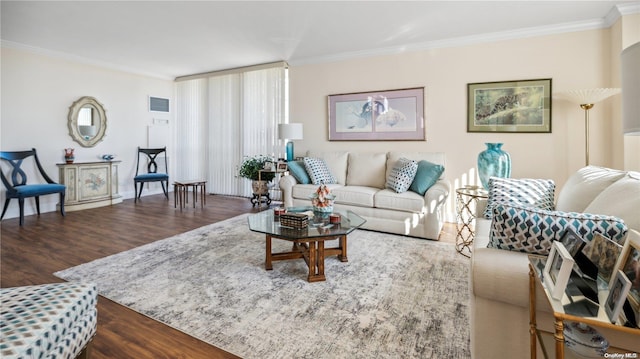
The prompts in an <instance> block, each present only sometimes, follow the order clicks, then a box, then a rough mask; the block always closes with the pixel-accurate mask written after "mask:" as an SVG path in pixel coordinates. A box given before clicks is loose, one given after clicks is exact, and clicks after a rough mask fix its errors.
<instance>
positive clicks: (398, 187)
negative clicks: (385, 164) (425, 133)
mask: <svg viewBox="0 0 640 359" xmlns="http://www.w3.org/2000/svg"><path fill="white" fill-rule="evenodd" d="M417 170H418V163H417V162H416V161H413V160H410V159H407V158H400V159H399V160H398V161H397V162H396V164H395V166H393V169H392V170H391V172H390V173H389V177H387V183H386V186H385V187H386V188H388V189H391V190H394V191H396V192H397V193H402V192H406V191H407V190H408V189H409V186H411V182H413V178H414V177H415V176H416V171H417Z"/></svg>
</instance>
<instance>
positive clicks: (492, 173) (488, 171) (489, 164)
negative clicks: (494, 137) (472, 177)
mask: <svg viewBox="0 0 640 359" xmlns="http://www.w3.org/2000/svg"><path fill="white" fill-rule="evenodd" d="M485 145H487V149H486V150H484V151H482V152H480V153H479V154H478V175H479V176H480V182H482V186H483V187H484V188H485V189H489V177H502V178H509V177H511V156H510V155H509V154H508V153H507V152H505V151H503V150H502V143H485Z"/></svg>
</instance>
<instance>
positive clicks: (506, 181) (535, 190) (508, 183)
mask: <svg viewBox="0 0 640 359" xmlns="http://www.w3.org/2000/svg"><path fill="white" fill-rule="evenodd" d="M555 189H556V186H555V184H554V183H553V181H552V180H544V179H529V178H499V177H491V178H489V198H488V199H487V207H486V209H485V211H484V217H485V218H487V219H491V217H492V216H493V208H494V207H495V206H496V205H498V204H508V205H515V206H524V207H534V208H539V209H545V210H552V209H553V199H554V192H555Z"/></svg>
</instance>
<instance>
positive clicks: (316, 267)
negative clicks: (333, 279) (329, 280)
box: [307, 241, 326, 282]
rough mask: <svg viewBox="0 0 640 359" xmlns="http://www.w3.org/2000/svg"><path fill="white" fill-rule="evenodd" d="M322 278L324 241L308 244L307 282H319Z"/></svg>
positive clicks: (323, 278)
mask: <svg viewBox="0 0 640 359" xmlns="http://www.w3.org/2000/svg"><path fill="white" fill-rule="evenodd" d="M324 280H326V278H325V276H324V241H315V242H309V276H308V277H307V281H309V282H321V281H324Z"/></svg>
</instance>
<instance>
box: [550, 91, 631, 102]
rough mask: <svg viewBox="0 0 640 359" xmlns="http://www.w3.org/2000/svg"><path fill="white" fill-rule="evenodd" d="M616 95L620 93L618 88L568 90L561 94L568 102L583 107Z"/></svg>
mask: <svg viewBox="0 0 640 359" xmlns="http://www.w3.org/2000/svg"><path fill="white" fill-rule="evenodd" d="M618 93H620V89H619V88H597V89H583V90H568V91H564V92H562V94H561V95H563V96H564V97H566V98H567V99H568V100H569V101H572V102H575V103H577V104H578V105H585V104H594V103H598V102H600V101H602V100H604V99H606V98H609V97H611V96H613V95H615V94H618Z"/></svg>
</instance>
